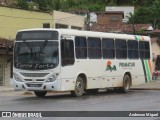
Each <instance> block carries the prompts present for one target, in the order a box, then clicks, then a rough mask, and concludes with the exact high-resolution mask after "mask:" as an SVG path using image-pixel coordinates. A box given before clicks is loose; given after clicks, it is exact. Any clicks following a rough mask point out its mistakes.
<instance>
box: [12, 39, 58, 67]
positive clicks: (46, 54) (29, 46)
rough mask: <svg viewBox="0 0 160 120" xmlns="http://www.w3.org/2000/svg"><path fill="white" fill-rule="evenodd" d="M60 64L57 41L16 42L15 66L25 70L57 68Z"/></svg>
mask: <svg viewBox="0 0 160 120" xmlns="http://www.w3.org/2000/svg"><path fill="white" fill-rule="evenodd" d="M58 63H59V59H58V42H57V41H47V40H46V41H37V42H28V41H24V42H16V43H15V51H14V66H15V67H16V68H19V69H25V70H44V69H52V68H55V67H56V66H57V65H58Z"/></svg>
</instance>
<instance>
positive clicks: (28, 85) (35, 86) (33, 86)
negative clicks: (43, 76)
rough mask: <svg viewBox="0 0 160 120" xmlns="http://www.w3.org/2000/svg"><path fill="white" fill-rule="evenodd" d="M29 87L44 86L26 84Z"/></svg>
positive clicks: (40, 85)
mask: <svg viewBox="0 0 160 120" xmlns="http://www.w3.org/2000/svg"><path fill="white" fill-rule="evenodd" d="M26 85H27V87H42V84H26Z"/></svg>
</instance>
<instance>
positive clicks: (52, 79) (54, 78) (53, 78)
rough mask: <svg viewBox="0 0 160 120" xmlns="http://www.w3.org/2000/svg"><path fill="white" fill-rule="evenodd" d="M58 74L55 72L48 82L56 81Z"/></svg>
mask: <svg viewBox="0 0 160 120" xmlns="http://www.w3.org/2000/svg"><path fill="white" fill-rule="evenodd" d="M57 77H58V76H56V75H55V74H53V75H51V76H50V77H49V78H48V79H47V80H46V82H54V81H55V80H56V79H57Z"/></svg>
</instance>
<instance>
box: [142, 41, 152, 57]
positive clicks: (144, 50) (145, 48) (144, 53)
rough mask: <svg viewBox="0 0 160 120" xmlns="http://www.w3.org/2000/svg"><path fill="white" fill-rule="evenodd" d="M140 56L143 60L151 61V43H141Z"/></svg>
mask: <svg viewBox="0 0 160 120" xmlns="http://www.w3.org/2000/svg"><path fill="white" fill-rule="evenodd" d="M139 54H140V58H141V59H150V47H149V42H147V41H139Z"/></svg>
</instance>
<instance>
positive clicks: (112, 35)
mask: <svg viewBox="0 0 160 120" xmlns="http://www.w3.org/2000/svg"><path fill="white" fill-rule="evenodd" d="M35 30H36V31H37V30H39V31H41V30H45V31H58V32H59V33H60V34H61V35H69V36H86V37H100V38H114V39H127V40H134V39H136V37H137V38H139V37H141V38H143V39H144V40H146V41H150V37H148V36H141V35H129V34H120V33H107V32H95V31H82V30H75V29H51V28H34V29H23V30H19V31H18V32H22V31H35Z"/></svg>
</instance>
